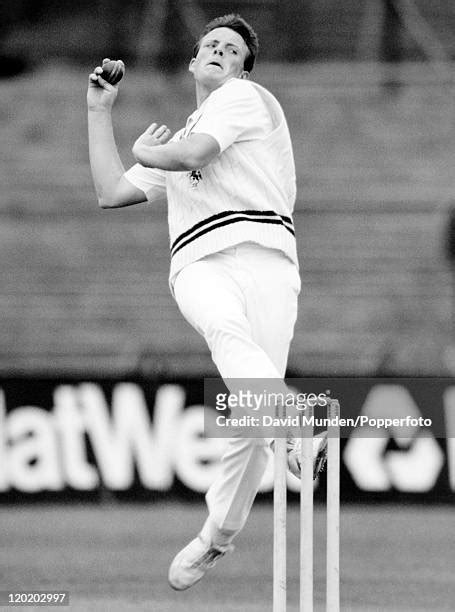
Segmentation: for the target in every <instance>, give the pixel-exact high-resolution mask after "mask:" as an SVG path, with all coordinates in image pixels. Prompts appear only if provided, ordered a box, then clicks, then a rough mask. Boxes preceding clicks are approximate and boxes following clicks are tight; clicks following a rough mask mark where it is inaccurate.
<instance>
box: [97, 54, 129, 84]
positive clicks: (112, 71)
mask: <svg viewBox="0 0 455 612" xmlns="http://www.w3.org/2000/svg"><path fill="white" fill-rule="evenodd" d="M102 69H103V72H102V73H101V78H103V79H104V80H105V81H107V82H108V83H110V84H111V85H117V83H118V82H119V81H120V80H121V78H122V77H123V75H124V74H125V64H124V63H123V62H122V60H110V59H104V60H103V65H102Z"/></svg>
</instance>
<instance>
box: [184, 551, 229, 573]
mask: <svg viewBox="0 0 455 612" xmlns="http://www.w3.org/2000/svg"><path fill="white" fill-rule="evenodd" d="M225 554H226V551H224V550H220V549H219V548H209V550H208V551H207V552H205V553H204V554H203V555H202V556H201V557H199V559H196V561H195V562H194V563H193V564H192V565H191V567H192V568H193V569H196V568H198V567H201V566H205V567H207V569H209V568H211V567H213V566H214V565H215V563H216V562H217V561H218V559H219V558H220V557H223V556H224V555H225Z"/></svg>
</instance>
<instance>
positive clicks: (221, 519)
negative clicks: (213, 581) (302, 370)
mask: <svg viewBox="0 0 455 612" xmlns="http://www.w3.org/2000/svg"><path fill="white" fill-rule="evenodd" d="M237 268H238V261H237V259H236V257H235V251H234V250H232V249H229V250H228V252H223V253H219V254H216V255H213V256H210V257H208V258H206V259H204V260H201V261H198V262H196V263H194V264H191V265H189V266H187V267H186V268H184V269H183V270H182V272H181V273H180V274H179V276H178V277H177V281H176V283H175V286H174V292H175V297H176V301H177V303H178V305H179V307H180V310H181V311H182V313H183V315H184V316H185V318H186V319H187V320H188V321H189V322H190V323H191V324H192V325H193V326H194V327H195V328H196V329H197V330H198V331H199V332H200V333H201V334H202V335H203V336H204V338H205V339H206V341H207V344H208V346H209V348H210V350H211V353H212V357H213V359H214V362H215V364H216V365H217V367H218V369H219V371H220V374H221V375H222V376H223V378H224V380H225V381H226V384H228V386H229V379H238V378H247V377H251V378H258V377H260V378H275V379H277V378H279V377H280V373H279V372H278V370H277V369H276V367H275V365H274V364H273V362H272V361H271V360H270V358H269V357H268V355H267V354H266V353H265V351H264V350H263V349H262V348H261V347H260V346H259V345H258V344H257V343H256V342H255V341H254V340H253V338H252V333H251V326H250V323H249V321H248V317H247V315H246V303H245V297H244V295H243V291H242V287H241V285H240V284H239V279H238V278H236V269H237ZM237 276H238V270H237ZM269 455H270V450H269V448H268V444H267V443H266V441H265V440H264V439H263V438H233V439H232V440H230V441H229V446H228V449H227V452H226V453H225V454H224V456H223V458H222V461H221V466H220V474H219V476H218V478H217V479H216V481H215V482H214V483H213V484H212V486H211V487H210V489H209V491H208V493H207V496H206V499H207V504H208V508H209V518H208V519H207V521H206V523H205V525H204V527H203V529H202V531H201V533H200V534H199V536H198V537H197V538H195V539H194V540H192V542H190V544H189V545H188V546H186V547H185V548H184V549H183V550H182V551H181V552H180V553H179V554H178V555H177V556H176V558H175V559H174V561H173V563H172V565H171V568H170V572H169V581H170V584H171V586H173V587H174V588H176V589H179V590H183V589H185V588H188V587H189V586H192V584H194V583H195V582H197V581H198V580H199V579H200V578H201V577H202V576H203V575H204V573H205V571H206V570H207V569H208V568H209V567H211V566H212V565H213V563H214V562H215V561H216V560H217V559H218V558H220V556H222V554H224V552H226V551H227V550H229V548H230V542H231V540H232V539H233V537H234V536H235V535H236V534H237V533H238V532H239V531H240V530H241V528H242V527H243V525H244V524H245V521H246V519H247V517H248V514H249V512H250V509H251V505H252V504H253V501H254V498H255V496H256V493H257V491H258V489H259V486H260V483H261V480H262V477H263V474H264V471H265V468H266V466H267V462H268V460H269Z"/></svg>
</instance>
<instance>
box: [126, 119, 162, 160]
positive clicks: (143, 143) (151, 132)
mask: <svg viewBox="0 0 455 612" xmlns="http://www.w3.org/2000/svg"><path fill="white" fill-rule="evenodd" d="M170 138H171V130H170V129H169V128H168V127H167V126H165V125H160V126H158V124H157V123H152V125H151V126H149V127H148V128H147V129H146V130H145V132H144V133H143V134H141V135H140V136H139V138H138V139H137V140H136V142H135V143H134V145H133V149H132V150H133V155H134V157H135V159H136V161H138V162H139V163H141V161H143V158H142V155H143V153H144V152H146V151H147V149H148V148H149V147H156V146H158V145H163V144H166V142H168V141H169V139H170Z"/></svg>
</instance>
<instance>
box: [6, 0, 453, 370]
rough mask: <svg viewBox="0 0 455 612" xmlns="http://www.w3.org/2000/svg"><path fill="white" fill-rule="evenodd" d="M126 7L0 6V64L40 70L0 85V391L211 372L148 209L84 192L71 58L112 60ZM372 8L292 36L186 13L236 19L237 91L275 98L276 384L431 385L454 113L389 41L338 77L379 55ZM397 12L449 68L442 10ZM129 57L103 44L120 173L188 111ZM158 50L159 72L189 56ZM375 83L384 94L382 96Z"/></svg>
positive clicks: (261, 10) (79, 70) (306, 7)
mask: <svg viewBox="0 0 455 612" xmlns="http://www.w3.org/2000/svg"><path fill="white" fill-rule="evenodd" d="M158 4H159V5H161V6H164V5H166V6H167V8H168V9H169V10H171V11H174V12H176V15H177V16H176V17H175V19H176V23H180V24H182V23H183V24H184V25H185V28H183V27H182V29H181V31H182V36H183V33H184V38H185V39H188V36H189V34H188V31H189V30H191V29H192V28H196V26H197V24H198V23H199V22H198V19H199V16H198V15H199V13H194V12H193V13H192V15H193V18H194V19H193V21H191V20H190V19H189V16H188V15H189V13H188V14H187V15H186V17H185V15H184V14H182V11H181V10H180V8H181V5H187V8H188V9H191V7H192V6H193V5H194V3H189V2H182V3H179V5H177V4H176V3H172V2H168V3H166V2H161V3H158ZM6 5H7V6H10V8H11V7H13V3H12V2H9V1H7V2H6ZM146 5H147V3H141V4H140V5H139V4H138V5H135V4H134V3H133V4H128V7H127V8H124V7H123V8H122V6H121V5H120V4H118V5H116V4H115V3H114V2H113V1H112V2H109V1H108V0H103V1H102V2H101V1H100V2H98V3H88V2H86V1H85V0H84V1H81V2H80V3H78V7H77V8H75V7H74V6H73V5H72V4H69V3H61V2H60V3H56V2H51V0H47V1H41V2H40V3H38V2H34V3H33V5H32V4H31V3H27V2H22V3H14V7H15V9H14V11H13V9H12V8H11V11H10V13H11V15H10V19H9V28H8V31H7V32H6V33H5V31H4V32H3V46H2V48H3V49H5V50H6V51H7V52H8V53H12V54H17V55H20V56H27V57H30V59H31V61H33V62H41V65H39V66H37V67H36V70H35V71H34V72H33V73H32V74H28V75H24V76H22V77H18V78H16V79H8V80H3V81H2V82H1V87H2V102H3V104H2V109H1V111H0V112H1V115H0V125H1V131H2V142H3V145H4V146H3V147H2V151H1V154H0V155H1V164H0V182H1V184H2V187H3V189H2V192H1V196H0V215H1V223H0V258H1V262H2V266H1V268H0V304H1V312H2V317H1V320H0V329H1V337H2V345H1V349H0V371H1V372H2V373H23V372H25V373H33V372H53V373H54V372H59V371H60V372H69V373H81V372H88V373H90V372H96V373H98V374H100V373H101V374H102V373H107V374H121V373H127V372H137V371H144V372H155V373H156V372H168V373H169V372H170V373H172V372H176V373H179V374H181V373H192V374H194V373H197V374H202V373H204V374H213V373H214V370H213V366H212V364H211V361H210V358H209V356H208V354H207V350H206V347H205V344H204V342H203V341H202V340H201V339H200V338H199V336H198V335H197V334H196V333H195V332H193V331H192V330H191V329H190V328H189V326H188V324H187V323H186V322H185V321H184V320H183V318H182V317H181V315H180V313H179V312H178V310H177V307H176V305H175V304H174V302H173V300H172V298H171V295H170V292H169V289H168V286H167V271H168V237H167V225H166V207H165V203H160V204H157V205H156V206H154V207H147V206H145V205H144V206H140V207H134V208H132V209H126V210H118V211H100V210H99V209H98V208H97V205H96V202H95V196H94V191H93V188H92V185H91V179H90V173H89V167H88V155H87V142H86V119H85V100H84V98H85V86H86V77H87V73H88V70H89V68H91V67H92V59H90V60H89V58H93V57H95V58H96V60H95V61H99V59H101V58H102V57H104V56H105V55H107V48H109V49H112V47H109V44H108V42H109V40H111V42H112V41H113V32H116V31H117V30H115V28H114V26H113V25H112V23H114V22H113V21H109V20H110V19H111V20H112V19H114V21H115V18H114V17H115V15H119V14H120V15H122V21H121V24H122V31H123V32H125V31H127V32H130V30H131V31H134V29H135V24H137V18H138V15H139V13H140V11H139V10H137V7H138V6H140V7H141V9H142V10H143V9H144V7H145V6H146ZM386 5H387V3H384V4H381V3H379V2H373V0H370V2H369V3H365V4H362V8H361V9H360V8H359V3H357V2H356V1H355V0H348V1H346V2H344V3H339V2H338V1H337V0H324V1H322V0H307V1H306V2H303V3H302V7H301V11H299V12H298V16H299V18H300V21H299V20H296V19H295V18H294V19H293V17H295V15H296V11H297V9H295V8H292V4H291V3H290V2H282V3H278V2H273V1H271V0H269V1H267V2H253V1H251V2H250V1H245V2H234V3H232V2H231V3H228V2H221V1H220V2H214V1H212V2H199V3H198V6H199V9H200V11H202V12H203V14H204V15H206V16H207V17H208V18H210V17H211V16H214V15H217V14H220V13H223V12H226V11H227V10H238V11H239V12H241V13H242V14H243V15H244V16H245V17H246V18H247V19H250V20H251V21H252V22H253V23H254V24H255V26H256V27H257V30H258V31H259V34H260V36H261V39H262V44H263V46H262V51H261V59H262V64H261V63H259V66H258V68H257V71H256V75H255V78H256V79H257V80H258V81H259V82H260V83H263V84H264V85H266V86H267V87H269V88H270V89H271V90H272V91H273V92H274V93H275V94H276V95H277V97H278V98H279V99H280V101H281V102H282V104H283V106H284V108H285V111H286V114H287V116H288V120H289V124H290V127H291V132H292V137H293V141H294V145H295V154H296V162H297V169H298V182H299V192H298V202H297V207H296V215H295V220H296V226H297V232H298V236H299V248H300V257H301V264H302V280H303V285H302V294H301V302H300V313H299V319H298V324H297V329H296V335H295V340H294V343H293V346H292V352H291V357H290V363H289V366H290V370H291V371H292V372H293V373H298V374H300V373H308V374H359V375H362V374H363V375H365V374H367V375H370V374H376V373H390V374H444V373H447V371H446V365H445V363H444V357H443V356H444V351H445V350H446V349H447V348H448V347H450V346H451V344H452V339H451V336H453V329H452V308H453V300H452V289H451V287H452V270H451V268H450V265H449V263H448V262H447V257H446V252H445V244H444V236H445V232H446V230H447V224H448V218H449V213H450V210H451V205H452V199H453V197H454V190H455V181H454V178H453V177H454V171H453V169H454V162H455V124H454V122H455V112H454V111H455V108H454V97H453V94H452V90H451V88H450V86H448V84H447V83H444V82H442V80H441V75H443V76H444V75H447V74H449V71H450V70H452V68H451V67H450V66H449V67H447V65H445V64H443V63H441V64H434V63H433V64H431V63H428V62H427V63H425V62H414V63H413V62H411V63H409V62H404V61H403V60H410V59H413V60H417V59H424V56H425V49H423V48H422V45H421V44H420V45H419V44H418V42H417V41H416V40H415V36H414V37H413V36H411V35H410V34H409V32H407V33H406V31H405V30H404V29H403V27H402V25H400V24H399V28H398V30H399V31H400V32H401V34H400V36H401V38H400V41H401V42H400V45H399V49H400V58H399V59H401V60H402V61H401V62H400V63H397V64H394V65H391V64H381V63H377V62H368V63H364V62H357V61H356V62H349V61H347V60H359V59H365V58H366V59H369V60H372V59H374V58H373V57H370V56H368V57H367V55H368V54H367V53H366V50H368V49H369V47H368V44H367V43H368V40H370V41H371V46H372V48H373V47H374V48H376V50H377V53H380V52H381V45H383V44H384V43H383V39H382V38H381V36H382V34H381V31H382V30H381V28H382V25H383V23H384V14H385V13H384V11H386V9H387V6H386ZM416 5H418V7H419V8H420V10H421V13H420V14H421V15H424V16H426V17H427V18H428V19H427V21H426V22H425V23H427V24H429V25H430V26H431V28H432V29H434V30H435V31H436V32H437V34H438V40H440V41H441V44H442V45H443V48H444V49H445V50H446V53H447V57H448V58H450V56H451V54H452V51H453V36H452V38H451V37H450V33H451V32H452V33H453V32H455V10H454V9H453V7H452V5H451V4H450V3H442V2H441V3H438V11H437V12H435V11H430V9H429V8H428V5H427V4H424V3H423V2H417V3H416ZM178 6H180V8H179V9H178V10H177V8H178ZM116 7H117V8H116ZM155 8H156V7H155ZM367 9H368V10H369V11H370V12H368V10H367ZM116 10H117V11H119V12H117V13H116V12H115V11H116ZM13 13H14V14H13ZM190 13H191V11H190ZM51 14H52V15H53V17H52V19H51V17H50V15H51ZM105 15H109V17H108V18H107V19H105V20H103V19H100V16H101V17H102V16H105ZM113 16H114V17H113ZM149 17H150V16H149ZM179 20H180V21H179ZM182 20H183V21H182ZM274 20H276V21H274ZM190 21H191V23H190ZM100 23H101V27H100ZM109 23H111V25H112V27H110V26H109ZM117 27H118V26H117ZM163 27H164V26H163ZM283 28H286V29H283ZM184 30H185V31H184ZM163 31H164V30H163ZM285 32H286V34H285ZM190 38H191V37H190ZM132 40H133V38H131V36H127V37H125V38H124V39H123V40H122V39H121V38H119V39H118V40H117V41H116V44H118V45H119V46H118V47H117V48H116V50H117V51H118V52H119V53H120V52H122V53H124V54H125V57H127V56H129V57H130V58H131V65H134V63H135V61H136V63H137V65H136V67H135V68H134V67H133V68H131V67H129V69H128V74H127V80H125V84H124V87H123V88H122V91H121V94H120V96H119V101H118V106H117V108H116V109H115V123H116V126H117V135H118V142H119V146H120V149H121V153H122V157H123V159H124V161H125V164H126V165H127V166H128V165H130V164H131V163H132V162H133V160H132V157H131V154H130V146H131V143H132V142H133V141H134V139H135V137H136V135H137V134H138V133H139V132H140V131H141V130H142V129H143V128H144V127H145V126H147V125H148V124H149V123H150V122H151V120H152V119H158V120H162V121H166V123H167V124H168V125H170V126H171V127H172V129H173V130H175V129H178V127H179V126H180V125H181V124H182V121H183V120H184V118H185V116H186V115H187V114H188V112H189V111H190V110H191V108H192V107H193V104H194V96H193V85H192V82H191V79H190V78H189V77H188V76H187V74H186V73H185V72H182V71H176V72H175V74H174V75H172V76H166V75H163V74H159V73H158V72H153V71H150V70H148V69H147V61H148V59H147V58H149V56H150V54H151V55H152V56H153V57H154V58H155V59H156V57H159V54H160V53H163V49H162V48H160V47H159V46H157V45H155V46H154V47H153V45H152V47H147V45H146V46H145V47H144V46H143V47H140V46H139V47H138V41H137V38H136V39H134V41H135V45H136V46H135V47H132V46H131V45H132V43H131V41H132ZM141 40H142V43H143V40H144V39H141ZM191 42H192V40H191ZM373 43H374V45H376V46H374V45H373ZM112 44H113V43H112ZM173 44H174V45H175V47H172V49H174V50H172V49H171V51H169V49H167V51H166V50H164V52H165V55H164V57H166V53H167V54H168V57H174V56H175V53H174V52H176V49H177V48H179V50H178V53H181V54H182V56H183V55H185V57H186V56H187V54H188V52H189V50H190V49H191V44H189V43H188V41H187V42H186V46H184V45H183V46H179V45H180V41H179V40H177V41H174V43H173ZM122 49H123V51H122ZM370 51H371V50H370ZM109 53H110V51H109ZM362 54H363V55H362ZM112 55H117V53H115V54H114V53H113V54H112ZM370 55H371V53H370ZM62 58H66V60H68V58H69V59H72V62H71V63H68V62H66V63H62V62H61V59H62ZM76 58H77V60H78V61H77V62H76V61H75V59H76ZM290 59H292V60H296V61H294V62H292V63H290V62H289V61H287V62H286V63H284V62H283V60H290ZM315 59H317V60H324V61H319V62H313V61H309V60H315ZM376 59H377V57H376ZM44 60H46V61H44ZM265 60H269V61H265ZM278 60H280V62H279V63H278ZM297 60H305V62H302V61H297ZM327 60H330V62H329V61H327ZM335 60H343V61H335ZM389 82H394V83H396V84H398V86H397V87H396V88H395V89H392V90H391V89H388V88H384V86H383V85H384V83H389Z"/></svg>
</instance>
